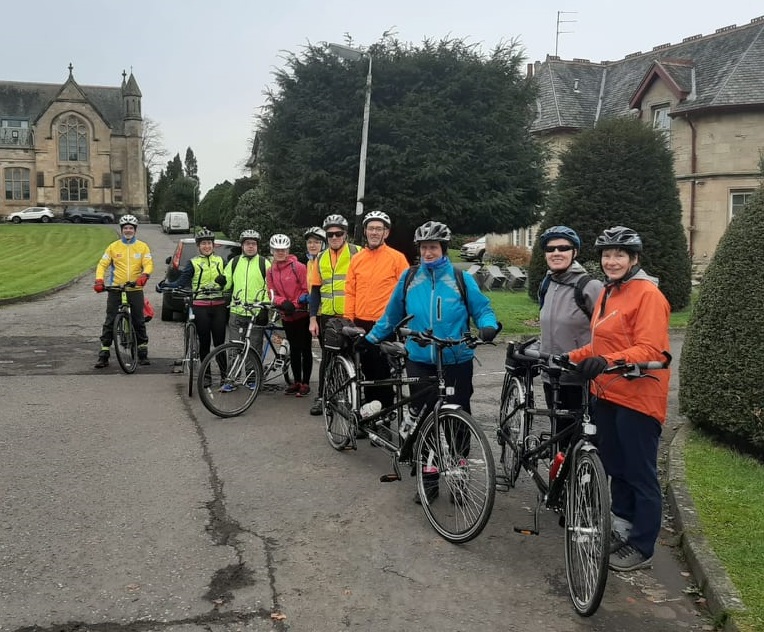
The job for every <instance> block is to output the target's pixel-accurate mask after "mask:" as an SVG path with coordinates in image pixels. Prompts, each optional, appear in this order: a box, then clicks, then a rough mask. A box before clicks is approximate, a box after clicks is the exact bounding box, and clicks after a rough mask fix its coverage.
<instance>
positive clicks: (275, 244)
mask: <svg viewBox="0 0 764 632" xmlns="http://www.w3.org/2000/svg"><path fill="white" fill-rule="evenodd" d="M269 245H270V247H271V249H274V248H289V246H291V245H292V240H291V239H289V237H287V236H286V235H282V234H278V235H272V236H271V241H270V242H269Z"/></svg>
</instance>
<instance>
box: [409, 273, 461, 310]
mask: <svg viewBox="0 0 764 632" xmlns="http://www.w3.org/2000/svg"><path fill="white" fill-rule="evenodd" d="M417 270H419V266H411V267H410V268H409V269H408V270H406V279H405V280H404V281H403V311H404V312H405V311H406V295H407V294H408V291H409V285H411V281H412V280H413V279H414V275H415V274H416V273H417ZM454 277H455V278H456V287H457V288H458V290H459V294H460V295H461V297H462V301H464V304H465V305H467V286H466V285H465V284H464V270H456V269H454Z"/></svg>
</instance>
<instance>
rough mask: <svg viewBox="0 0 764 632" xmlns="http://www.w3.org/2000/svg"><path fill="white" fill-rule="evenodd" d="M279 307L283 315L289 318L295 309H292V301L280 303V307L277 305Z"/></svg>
mask: <svg viewBox="0 0 764 632" xmlns="http://www.w3.org/2000/svg"><path fill="white" fill-rule="evenodd" d="M279 307H280V308H281V311H283V312H284V314H286V315H287V316H291V315H292V314H294V309H295V308H294V303H293V302H292V301H284V302H283V303H281V305H279Z"/></svg>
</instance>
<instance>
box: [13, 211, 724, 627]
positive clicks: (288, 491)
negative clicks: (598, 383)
mask: <svg viewBox="0 0 764 632" xmlns="http://www.w3.org/2000/svg"><path fill="white" fill-rule="evenodd" d="M82 228H83V229H84V230H87V229H88V228H87V227H85V226H83V227H82ZM139 237H140V238H142V239H144V240H146V241H147V242H149V244H150V245H151V247H152V251H153V253H154V257H155V260H156V261H157V265H158V267H159V268H160V269H161V263H160V262H162V261H163V260H164V257H165V256H168V255H169V254H170V253H171V252H172V248H173V241H174V240H173V239H171V238H169V237H167V236H165V235H163V234H162V233H161V232H160V231H159V229H158V227H154V226H142V227H141V228H140V229H139ZM161 276H162V274H161V272H160V271H158V272H155V274H154V277H153V279H152V282H151V287H152V288H153V284H154V281H157V280H159V279H160V278H161ZM91 286H92V279H91V278H90V276H88V277H86V278H83V279H82V280H79V281H77V282H75V283H74V284H72V285H71V286H70V287H68V288H66V289H64V290H62V291H60V292H57V293H55V294H52V295H49V296H46V297H43V298H40V299H38V300H35V301H32V302H28V303H17V304H12V305H5V306H2V307H0V402H1V403H0V455H2V458H1V459H0V492H1V493H0V630H3V631H10V630H14V631H22V630H23V631H30V632H31V631H32V630H39V631H46V632H47V631H61V632H63V631H65V630H66V631H67V632H68V631H74V630H77V631H78V632H85V631H89V630H94V631H95V630H98V631H103V630H108V631H110V630H124V631H149V630H169V631H171V632H176V631H177V632H181V631H182V632H192V631H197V630H213V631H216V632H217V631H224V630H225V631H228V630H231V631H233V630H242V631H254V630H258V631H259V630H309V631H313V630H316V631H323V630H327V631H330V630H332V631H333V630H344V629H352V630H375V631H376V630H380V631H382V630H463V631H472V630H510V631H514V630H517V631H530V632H535V631H536V630H543V631H544V632H548V631H549V630H559V631H568V630H570V631H577V630H601V631H603V632H604V631H607V632H618V631H623V632H632V631H633V632H636V631H639V632H643V631H644V630H646V629H647V630H651V631H652V630H657V631H663V630H665V631H669V630H672V631H673V630H710V629H712V626H711V625H710V617H709V616H708V613H707V612H706V610H705V606H704V603H703V601H704V600H700V602H699V601H698V600H699V596H700V595H699V593H698V592H697V591H698V589H697V582H696V580H695V579H694V578H693V576H692V574H691V573H690V572H689V569H688V568H687V567H686V566H685V564H684V562H683V561H681V558H682V557H683V556H682V553H681V548H680V538H679V537H678V536H677V532H676V528H675V525H674V522H673V519H672V518H673V516H672V509H671V506H670V505H669V504H667V506H666V516H665V521H664V522H665V527H666V528H664V530H663V531H662V534H661V539H660V541H659V545H658V548H657V551H656V555H655V560H654V569H652V570H650V571H644V572H643V571H639V572H636V573H628V574H626V573H624V574H615V573H611V574H610V576H609V579H608V585H607V589H606V592H605V597H604V599H603V602H602V606H601V607H600V609H599V611H598V612H597V613H596V614H595V615H594V616H593V617H591V618H588V619H582V618H580V617H578V616H577V615H576V614H575V613H574V612H573V609H572V607H571V605H570V603H569V599H568V596H567V587H566V583H565V570H564V560H563V543H562V533H561V530H560V529H559V527H558V526H557V518H556V516H555V515H553V514H549V513H546V512H543V513H542V516H541V534H540V535H539V536H537V537H535V536H530V537H529V536H521V535H518V534H516V533H514V532H513V529H512V526H513V525H518V524H519V525H527V524H529V522H530V520H531V515H532V514H531V512H532V508H533V506H534V504H535V491H534V490H535V487H533V486H532V484H531V483H530V481H528V480H527V479H526V480H521V482H520V484H519V485H518V487H517V488H515V489H513V490H512V491H511V492H508V493H503V494H497V499H496V505H495V507H494V512H493V514H492V517H491V520H490V522H489V524H488V526H487V527H486V529H485V531H484V532H483V534H481V536H479V537H478V538H477V539H476V540H474V541H473V542H471V543H469V544H467V545H463V546H454V545H451V544H449V543H447V542H445V541H444V540H442V539H441V538H439V537H438V536H437V535H436V534H435V532H434V531H433V530H432V529H431V527H430V526H429V524H428V523H427V521H426V519H425V518H424V516H423V514H422V512H421V509H420V508H418V507H417V506H416V505H414V504H413V503H412V502H411V497H412V495H413V491H414V481H413V479H410V478H408V479H407V480H404V481H402V482H400V483H397V484H380V483H379V476H380V475H381V474H385V473H387V472H389V471H390V465H389V461H388V459H387V457H386V456H385V454H384V453H383V452H382V451H381V450H379V449H375V448H371V447H370V446H369V445H368V443H363V442H362V444H361V445H360V446H359V449H358V451H357V452H343V453H338V452H335V451H333V450H332V449H331V448H330V447H329V445H328V444H327V442H326V439H325V437H324V435H323V427H322V423H321V421H320V418H316V417H310V416H309V415H308V414H307V409H308V407H309V405H310V400H309V399H300V398H296V397H285V396H284V395H283V393H282V392H281V391H270V392H264V393H261V394H260V396H259V397H258V400H257V401H256V402H255V404H254V406H253V408H252V409H251V410H250V411H248V412H247V413H246V414H245V415H243V416H242V417H240V418H236V419H233V420H225V421H224V420H220V419H217V418H215V417H214V416H212V415H210V414H209V413H208V412H207V411H206V409H204V408H203V406H201V404H200V402H199V401H198V399H196V398H193V399H189V398H187V397H186V396H185V394H184V383H183V377H182V376H181V375H176V374H173V373H172V372H171V371H172V362H173V360H174V358H175V357H176V356H179V355H180V349H181V326H180V324H179V323H163V322H161V321H159V320H158V318H157V319H155V320H154V321H153V322H152V323H150V324H149V335H150V338H151V341H150V355H151V358H152V365H151V366H150V367H139V369H138V372H137V373H136V374H134V375H131V376H127V375H123V374H121V373H120V371H119V368H118V366H117V365H116V362H115V361H112V366H110V367H109V368H107V369H104V370H100V371H96V370H95V369H93V368H92V364H93V362H94V360H95V356H96V354H97V350H98V345H99V343H98V336H99V333H100V325H101V322H102V320H103V310H104V306H105V299H104V298H103V296H99V295H96V294H94V293H93V292H92V289H91ZM147 295H149V294H147ZM150 298H151V299H152V301H153V303H154V306H155V308H157V313H159V305H160V300H161V297H160V296H159V295H158V294H155V293H153V292H151V293H150ZM675 344H679V346H681V340H678V341H676V342H675ZM674 351H675V353H676V349H674ZM503 356H504V347H503V346H498V347H495V348H488V347H485V348H482V349H481V350H480V353H479V357H480V361H481V365H479V366H477V367H476V380H475V382H476V393H475V396H474V398H473V408H474V411H473V412H474V415H475V417H476V418H477V419H478V420H479V421H481V423H482V424H483V426H484V428H485V429H486V432H487V434H488V436H489V439H491V440H492V441H493V437H494V436H495V433H494V424H495V419H496V409H497V407H498V397H499V392H500V385H501V380H502V365H503ZM316 377H317V371H314V379H313V381H314V387H315V379H316ZM672 397H673V398H674V399H675V396H672ZM679 426H680V423H679V421H678V419H677V420H676V421H674V418H672V420H671V421H670V423H669V424H667V427H666V431H665V434H664V451H663V453H662V454H663V455H664V457H663V458H662V470H663V471H664V474H665V468H666V466H667V465H666V464H667V463H668V460H669V455H668V449H667V448H668V445H669V442H670V441H671V440H672V439H673V437H674V434H675V433H676V430H677V429H678V428H679ZM672 471H673V470H672ZM406 478H407V477H406Z"/></svg>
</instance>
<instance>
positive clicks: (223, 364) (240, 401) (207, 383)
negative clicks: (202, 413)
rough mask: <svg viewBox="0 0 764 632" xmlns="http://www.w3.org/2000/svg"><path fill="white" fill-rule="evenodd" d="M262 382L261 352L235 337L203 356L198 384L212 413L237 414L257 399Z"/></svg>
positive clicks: (223, 415)
mask: <svg viewBox="0 0 764 632" xmlns="http://www.w3.org/2000/svg"><path fill="white" fill-rule="evenodd" d="M262 382H263V366H262V364H261V363H260V356H258V355H257V352H256V351H255V350H254V349H253V348H252V347H247V346H246V345H245V344H244V343H243V342H240V341H233V342H227V343H225V344H223V345H220V346H219V347H216V348H215V349H213V350H212V351H211V352H210V353H209V355H207V357H206V358H204V360H202V363H201V366H200V367H199V377H198V378H197V388H198V389H199V398H200V399H201V400H202V404H204V406H205V408H206V409H207V410H209V411H210V412H211V413H212V414H214V415H217V416H218V417H236V416H237V415H241V414H242V413H243V412H244V411H246V410H247V409H248V408H249V407H250V406H251V405H252V404H253V403H254V401H255V399H256V398H257V395H258V394H259V393H260V386H261V385H262Z"/></svg>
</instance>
